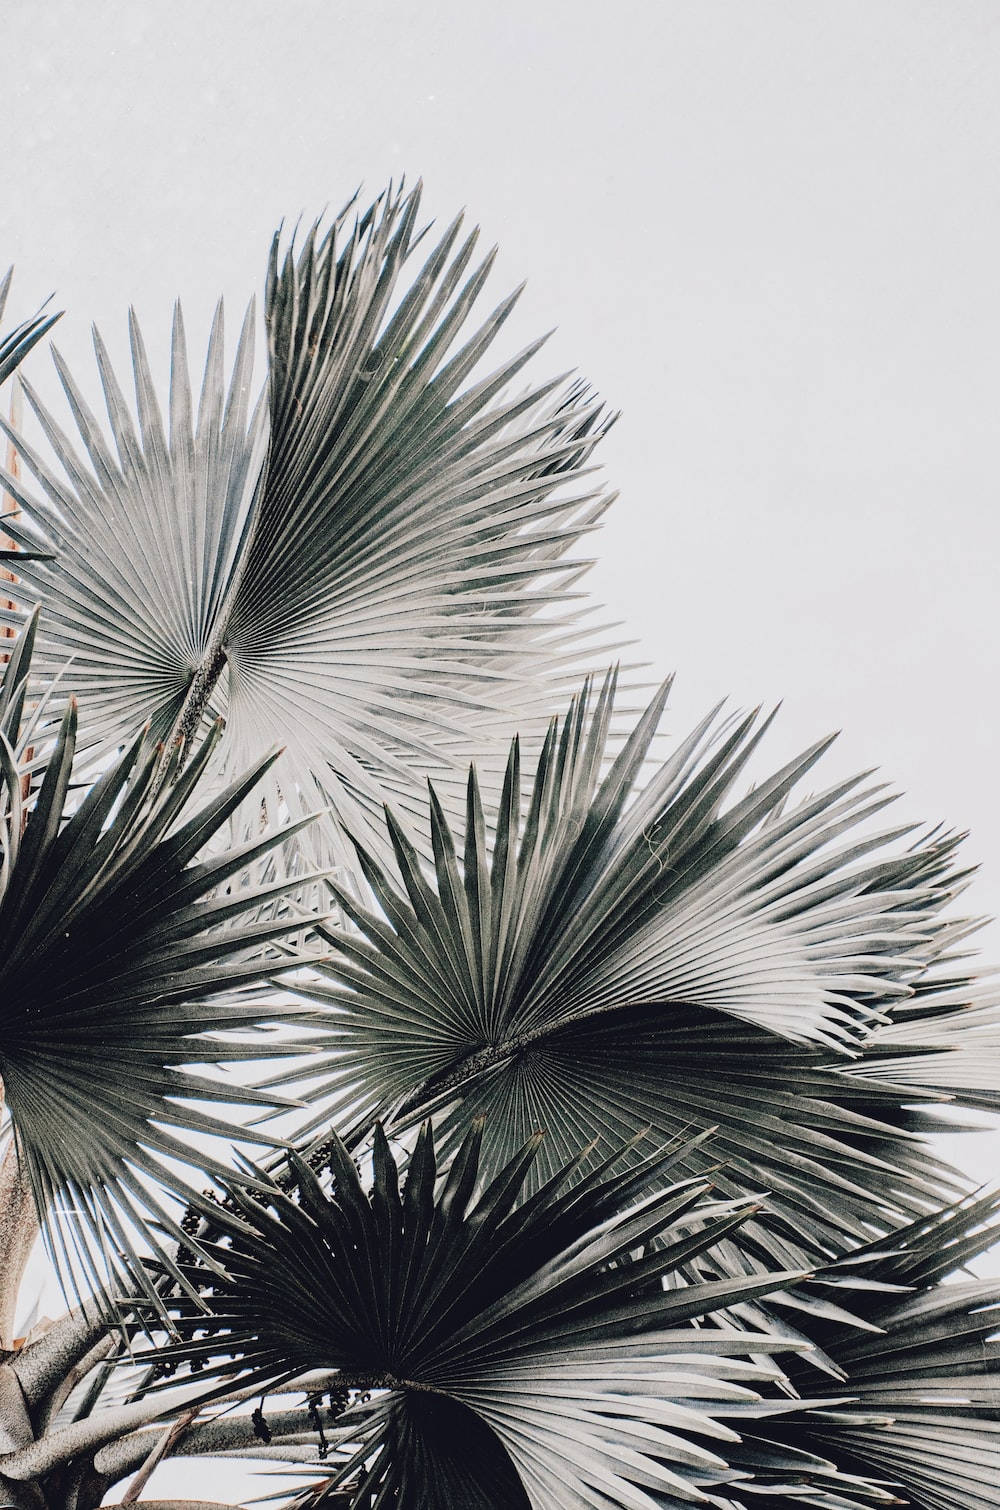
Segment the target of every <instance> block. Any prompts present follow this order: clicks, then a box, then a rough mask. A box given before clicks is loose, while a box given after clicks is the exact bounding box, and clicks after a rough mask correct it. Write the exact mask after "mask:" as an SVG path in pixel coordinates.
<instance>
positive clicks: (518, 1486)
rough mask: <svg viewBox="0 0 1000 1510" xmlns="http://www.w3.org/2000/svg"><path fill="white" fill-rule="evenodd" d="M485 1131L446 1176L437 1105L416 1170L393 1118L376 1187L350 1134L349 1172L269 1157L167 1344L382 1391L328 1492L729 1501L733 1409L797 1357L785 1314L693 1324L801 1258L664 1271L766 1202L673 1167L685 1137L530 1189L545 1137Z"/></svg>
mask: <svg viewBox="0 0 1000 1510" xmlns="http://www.w3.org/2000/svg"><path fill="white" fill-rule="evenodd" d="M481 1137H482V1129H481V1127H480V1126H479V1125H477V1126H475V1127H474V1128H473V1129H472V1130H471V1131H470V1132H469V1133H468V1134H467V1136H466V1138H465V1139H464V1140H463V1142H462V1144H461V1146H460V1147H459V1149H458V1151H457V1153H456V1156H455V1158H454V1160H453V1161H452V1163H451V1166H450V1168H449V1169H448V1170H447V1173H446V1176H445V1177H444V1178H443V1180H442V1181H440V1182H438V1180H437V1162H436V1156H435V1149H434V1143H433V1136H432V1133H431V1130H430V1127H429V1125H426V1124H425V1126H424V1127H423V1128H422V1129H421V1131H420V1133H419V1136H418V1138H417V1141H416V1145H415V1147H414V1149H413V1152H412V1156H411V1157H410V1158H409V1159H408V1164H407V1171H406V1178H405V1183H404V1184H403V1185H402V1187H401V1183H400V1172H399V1166H398V1164H397V1162H396V1160H395V1159H394V1158H393V1156H392V1153H391V1151H390V1149H389V1146H388V1144H387V1142H386V1140H385V1138H384V1136H383V1135H382V1132H381V1129H380V1128H377V1129H376V1131H375V1135H374V1154H373V1174H372V1181H371V1189H370V1193H366V1191H365V1189H364V1185H363V1183H362V1180H361V1177H360V1175H359V1173H358V1171H357V1168H356V1167H355V1164H354V1163H353V1161H352V1159H351V1158H350V1156H349V1154H348V1152H347V1150H346V1149H345V1147H344V1146H343V1144H342V1143H341V1142H340V1140H339V1139H337V1138H336V1137H334V1138H332V1139H331V1141H330V1143H329V1147H328V1158H329V1168H328V1171H327V1173H326V1174H325V1175H321V1174H318V1173H317V1172H315V1171H314V1170H313V1169H312V1168H310V1166H309V1165H308V1164H307V1163H305V1162H304V1161H303V1159H301V1158H300V1157H298V1156H297V1155H293V1156H292V1158H291V1166H290V1174H291V1181H292V1184H291V1187H290V1185H289V1182H288V1180H285V1181H283V1182H281V1183H279V1182H278V1181H275V1180H273V1179H270V1177H269V1176H267V1175H266V1174H265V1173H264V1172H263V1171H260V1170H256V1171H254V1175H255V1178H256V1182H257V1183H256V1184H255V1185H254V1186H252V1187H247V1186H243V1185H241V1184H240V1183H239V1181H233V1180H230V1181H229V1182H228V1192H229V1196H228V1209H227V1207H225V1206H224V1207H222V1208H219V1209H218V1210H217V1215H216V1229H217V1231H218V1232H219V1233H220V1234H221V1235H220V1237H219V1239H218V1241H217V1242H216V1244H215V1245H214V1246H209V1247H208V1251H209V1253H210V1254H211V1256H212V1257H213V1258H214V1259H215V1260H216V1262H217V1264H218V1265H219V1267H221V1268H224V1269H225V1271H226V1275H225V1278H224V1279H219V1278H218V1277H217V1276H216V1275H215V1274H212V1275H211V1276H210V1290H209V1293H208V1294H207V1295H206V1297H205V1301H204V1304H205V1305H207V1307H208V1310H209V1315H208V1317H207V1318H206V1315H205V1313H204V1311H203V1310H201V1309H200V1308H199V1307H198V1306H196V1305H194V1304H193V1303H191V1304H189V1305H187V1306H185V1305H183V1304H182V1305H181V1306H180V1307H179V1314H178V1316H177V1318H176V1325H177V1326H178V1328H179V1329H180V1330H181V1332H182V1333H184V1332H187V1333H188V1334H189V1336H188V1339H187V1340H185V1341H182V1342H180V1343H178V1344H175V1345H174V1346H172V1347H169V1348H166V1349H165V1350H164V1351H163V1352H162V1354H161V1355H160V1356H161V1358H162V1359H164V1360H167V1361H173V1362H176V1361H177V1360H187V1359H190V1360H193V1361H194V1362H195V1363H197V1364H199V1365H204V1366H205V1367H204V1375H205V1377H210V1376H211V1373H212V1371H213V1370H214V1371H215V1372H220V1371H221V1372H225V1373H227V1374H229V1373H230V1372H231V1370H232V1368H233V1365H234V1364H235V1365H236V1366H238V1367H239V1368H240V1369H241V1370H243V1371H244V1375H243V1378H244V1382H245V1384H246V1387H247V1388H249V1387H251V1386H254V1387H256V1388H259V1389H260V1390H261V1391H262V1392H266V1390H267V1389H268V1387H269V1386H272V1385H274V1384H276V1383H278V1382H280V1381H284V1380H287V1379H289V1378H291V1377H297V1376H301V1375H303V1374H308V1373H309V1371H311V1370H322V1371H323V1377H324V1378H325V1379H326V1380H327V1382H328V1384H331V1385H334V1386H336V1385H341V1386H346V1387H348V1388H350V1389H351V1390H353V1391H363V1392H365V1393H366V1394H368V1395H371V1396H372V1398H370V1399H363V1398H361V1399H357V1400H356V1401H355V1403H354V1404H353V1405H352V1406H351V1408H350V1409H349V1410H348V1412H347V1414H346V1415H345V1416H344V1417H343V1418H342V1421H341V1423H340V1425H339V1427H338V1430H337V1432H336V1435H335V1438H334V1444H333V1445H334V1447H335V1449H336V1457H335V1459H334V1460H333V1461H334V1466H333V1468H332V1471H330V1472H329V1474H328V1477H327V1479H326V1481H325V1483H324V1484H323V1486H322V1487H321V1489H319V1490H317V1491H315V1493H314V1494H313V1495H312V1496H311V1498H313V1499H316V1500H317V1501H318V1502H320V1503H341V1502H342V1500H341V1499H340V1497H339V1496H340V1495H341V1494H343V1495H344V1496H345V1500H344V1501H343V1502H346V1503H348V1504H350V1505H351V1506H353V1507H358V1510H361V1507H374V1506H376V1505H377V1506H388V1505H398V1506H404V1505H405V1506H406V1507H407V1510H425V1507H426V1510H431V1507H438V1506H442V1505H448V1506H455V1507H458V1506H462V1507H468V1510H473V1507H480V1510H487V1507H488V1510H500V1507H507V1510H515V1507H517V1510H521V1507H528V1506H532V1507H537V1510H543V1507H544V1510H570V1507H577V1506H582V1505H586V1506H588V1507H590V1510H612V1507H619V1506H628V1507H629V1510H676V1507H679V1506H682V1505H689V1504H690V1503H692V1502H695V1503H712V1504H717V1503H718V1501H717V1500H715V1499H714V1498H713V1496H712V1493H711V1490H712V1486H714V1485H717V1484H720V1483H725V1482H727V1481H728V1479H729V1478H730V1477H731V1474H730V1471H729V1469H728V1467H727V1464H726V1460H725V1457H724V1453H725V1451H726V1444H727V1443H731V1442H734V1441H736V1435H735V1433H734V1432H733V1431H732V1430H731V1428H729V1427H728V1426H727V1425H725V1424H724V1420H723V1419H721V1418H724V1417H725V1416H726V1414H727V1412H728V1411H730V1410H735V1411H737V1412H743V1411H749V1412H750V1413H751V1414H753V1412H754V1410H755V1408H756V1406H757V1402H758V1391H759V1390H760V1389H761V1388H765V1387H767V1388H770V1387H771V1386H772V1385H773V1383H774V1381H775V1380H776V1379H779V1378H780V1377H782V1376H781V1371H780V1369H779V1368H777V1367H776V1366H773V1365H772V1364H770V1363H768V1362H767V1360H766V1359H762V1358H758V1359H757V1360H756V1361H751V1360H750V1358H749V1357H748V1356H747V1355H748V1353H750V1352H753V1353H754V1354H763V1353H767V1352H768V1351H769V1349H770V1348H771V1346H772V1342H773V1339H770V1338H769V1337H768V1336H767V1334H766V1333H756V1334H754V1336H753V1337H752V1338H750V1337H749V1336H747V1335H746V1334H731V1333H728V1332H726V1331H723V1330H721V1329H717V1328H714V1327H711V1326H702V1327H698V1328H696V1327H693V1326H692V1325H691V1320H692V1318H695V1317H704V1316H706V1315H709V1314H710V1313H712V1312H714V1311H715V1310H716V1309H717V1308H718V1307H720V1306H725V1305H726V1304H727V1303H732V1302H736V1301H739V1300H741V1299H743V1298H745V1297H747V1296H753V1295H758V1294H762V1293H766V1292H767V1291H768V1290H772V1289H774V1288H776V1287H778V1286H780V1285H781V1284H782V1283H784V1282H786V1281H787V1280H788V1279H789V1278H790V1277H791V1276H789V1275H787V1274H772V1275H768V1276H759V1275H758V1276H754V1277H753V1278H752V1279H746V1278H741V1279H739V1280H736V1281H729V1280H725V1281H722V1282H719V1283H716V1284H708V1285H683V1286H680V1287H674V1288H665V1287H664V1278H665V1276H669V1275H671V1274H673V1273H675V1271H676V1270H677V1268H678V1266H679V1265H680V1264H682V1263H684V1262H685V1261H686V1260H688V1259H689V1258H690V1257H691V1256H692V1255H695V1254H698V1253H700V1252H702V1251H705V1250H708V1249H711V1247H712V1245H713V1243H715V1242H717V1241H718V1240H719V1239H720V1238H721V1237H722V1236H723V1235H724V1234H726V1233H727V1232H729V1231H731V1230H732V1229H733V1228H734V1227H736V1226H738V1225H739V1224H740V1222H742V1221H743V1220H745V1218H746V1216H747V1214H748V1211H749V1210H750V1209H751V1208H750V1203H748V1202H742V1203H741V1202H735V1203H734V1202H721V1203H720V1202H705V1199H704V1198H705V1196H706V1193H707V1191H708V1188H709V1187H708V1184H707V1182H704V1181H690V1180H689V1181H685V1182H682V1183H680V1184H670V1183H669V1182H667V1180H666V1178H665V1176H666V1175H667V1172H668V1171H669V1169H670V1168H671V1167H672V1165H673V1164H674V1163H675V1162H676V1160H677V1157H678V1152H679V1150H677V1149H674V1150H672V1151H668V1152H667V1153H663V1152H659V1153H656V1154H653V1155H652V1156H646V1157H641V1158H639V1162H638V1164H637V1165H636V1166H635V1167H633V1168H632V1169H631V1170H628V1169H626V1170H625V1171H623V1172H620V1173H617V1174H616V1173H614V1172H613V1170H614V1166H615V1165H616V1164H617V1163H618V1162H619V1161H618V1159H617V1158H614V1157H612V1158H611V1159H609V1160H603V1161H601V1162H600V1163H599V1164H598V1165H597V1166H596V1168H593V1169H591V1171H590V1173H589V1174H583V1169H582V1162H581V1161H580V1160H577V1161H576V1162H575V1163H574V1164H571V1165H570V1166H568V1167H567V1168H565V1169H561V1170H559V1171H558V1173H557V1174H556V1175H555V1176H554V1177H553V1178H552V1179H551V1180H549V1181H546V1182H545V1183H543V1184H542V1185H541V1187H540V1188H539V1189H538V1190H537V1191H536V1193H535V1194H534V1196H532V1197H531V1198H530V1199H528V1200H527V1201H526V1202H524V1203H523V1204H521V1205H517V1201H518V1196H519V1194H520V1193H521V1192H522V1191H523V1188H524V1185H525V1181H526V1178H527V1174H528V1171H529V1169H530V1168H531V1166H532V1163H533V1161H534V1160H535V1158H536V1156H537V1151H538V1147H539V1144H540V1142H541V1141H542V1139H541V1137H540V1136H539V1137H535V1138H533V1139H531V1140H530V1141H529V1142H528V1143H527V1144H526V1145H525V1147H524V1148H522V1149H521V1150H519V1151H518V1152H517V1153H516V1155H515V1156H514V1158H513V1159H512V1160H511V1162H510V1163H509V1164H507V1165H506V1166H504V1167H503V1168H500V1169H495V1170H493V1171H492V1175H493V1177H492V1179H489V1178H486V1179H484V1180H483V1181H480V1146H481ZM651 1183H653V1184H654V1185H655V1187H656V1193H655V1194H653V1195H648V1194H645V1195H644V1194H643V1192H644V1191H645V1190H646V1189H647V1187H648V1186H649V1185H650V1184H651ZM654 1237H655V1238H657V1239H658V1240H659V1246H658V1248H657V1250H656V1251H655V1252H649V1251H648V1250H647V1248H646V1245H647V1244H648V1243H649V1242H650V1240H651V1239H652V1238H654ZM190 1277H191V1279H192V1282H195V1281H196V1280H197V1270H196V1269H195V1268H192V1270H191V1273H190ZM776 1345H777V1344H776ZM764 1408H765V1409H768V1410H770V1409H773V1408H777V1407H775V1406H771V1407H764ZM275 1429H276V1430H278V1425H277V1423H276V1426H275ZM706 1438H707V1442H706V1440H705V1439H706ZM273 1447H274V1450H275V1451H276V1452H279V1453H280V1451H281V1442H280V1440H277V1439H276V1440H275V1441H274V1443H273Z"/></svg>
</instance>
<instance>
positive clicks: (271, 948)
mask: <svg viewBox="0 0 1000 1510" xmlns="http://www.w3.org/2000/svg"><path fill="white" fill-rule="evenodd" d="M34 637H35V620H34V619H32V620H31V621H30V622H29V624H28V627H27V628H26V629H25V631H24V633H23V634H22V635H21V636H20V637H19V638H18V640H17V641H16V642H15V648H14V650H13V653H12V656H11V659H10V662H9V664H8V665H7V667H6V668H5V671H4V676H3V682H2V688H0V845H2V852H0V1077H2V1084H3V1090H4V1092H5V1096H6V1101H7V1105H8V1108H9V1111H10V1114H11V1119H12V1122H13V1128H14V1134H15V1137H16V1140H17V1148H18V1152H19V1156H20V1157H21V1159H22V1160H23V1161H24V1163H25V1165H26V1167H27V1171H28V1174H29V1176H30V1179H31V1185H32V1189H33V1193H34V1196H35V1201H36V1204H37V1207H38V1210H39V1213H40V1214H41V1215H42V1216H43V1218H44V1217H47V1219H48V1222H49V1227H50V1236H51V1238H52V1242H53V1245H54V1250H55V1257H56V1258H57V1261H59V1262H60V1263H61V1264H62V1265H63V1267H64V1273H65V1274H66V1276H67V1277H72V1276H73V1275H77V1276H79V1278H80V1280H81V1281H82V1282H83V1283H98V1282H99V1281H100V1278H101V1273H102V1272H103V1270H104V1268H105V1266H106V1265H107V1264H109V1263H110V1265H111V1268H112V1271H115V1272H118V1273H119V1276H120V1275H121V1269H122V1267H123V1266H124V1267H125V1268H128V1269H130V1270H132V1271H133V1272H134V1270H135V1264H134V1261H133V1260H134V1251H135V1250H134V1235H135V1232H136V1231H137V1230H140V1231H141V1229H142V1225H143V1221H144V1218H150V1217H151V1218H153V1219H154V1220H155V1221H158V1222H160V1223H161V1224H166V1225H167V1226H170V1225H171V1221H170V1217H169V1215H168V1212H167V1210H166V1209H165V1208H164V1205H163V1203H162V1201H161V1200H160V1198H159V1197H158V1196H157V1194H156V1189H155V1185H156V1183H159V1184H162V1185H165V1186H167V1187H168V1188H172V1189H174V1190H179V1191H181V1192H183V1191H184V1190H186V1184H185V1179H184V1176H183V1174H179V1173H178V1172H177V1169H178V1165H177V1163H176V1161H178V1160H179V1161H182V1162H186V1163H188V1164H191V1163H194V1164H195V1165H196V1166H197V1167H198V1168H209V1169H214V1168H217V1167H219V1166H218V1165H217V1164H216V1162H215V1161H214V1160H213V1158H212V1157H211V1154H210V1153H209V1152H206V1151H205V1150H204V1149H195V1148H193V1147H192V1144H191V1142H190V1139H187V1140H185V1137H184V1136H183V1135H184V1134H197V1135H200V1134H208V1135H219V1136H222V1137H225V1138H226V1139H227V1140H231V1138H232V1136H233V1132H234V1127H233V1123H232V1120H231V1116H230V1118H229V1119H228V1120H224V1119H223V1118H216V1117H215V1116H214V1115H212V1114H211V1112H210V1110H209V1109H208V1108H209V1107H210V1106H211V1104H212V1103H219V1102H222V1103H227V1104H233V1103H235V1104H244V1105H247V1106H260V1105H270V1106H273V1105H274V1104H275V1098H274V1097H273V1096H271V1095H269V1094H267V1093H265V1092H264V1091H262V1090H254V1089H252V1088H248V1087H247V1086H246V1085H244V1084H242V1083H240V1082H237V1081H234V1080H231V1079H227V1078H225V1077H224V1076H222V1075H221V1074H220V1073H218V1072H217V1071H216V1072H215V1073H213V1074H212V1075H211V1076H209V1075H206V1074H195V1073H192V1072H191V1071H190V1070H188V1069H186V1068H184V1066H186V1065H191V1064H194V1063H200V1064H203V1065H205V1066H221V1065H224V1064H225V1063H227V1062H235V1061H238V1060H242V1059H247V1058H255V1059H260V1058H264V1059H267V1058H273V1057H274V1056H276V1055H279V1054H283V1053H286V1052H290V1051H291V1050H292V1048H293V1047H294V1045H293V1043H291V1042H287V1043H275V1042H273V1041H272V1035H271V1033H270V1032H267V1033H260V1032H258V1033H255V1034H249V1035H248V1033H247V1031H246V1030H249V1029H254V1028H256V1027H257V1025H258V1024H261V1023H262V1022H264V1021H265V1020H273V1021H274V1022H275V1023H277V1022H278V1021H280V1020H282V1018H283V1016H292V1015H294V1014H292V1013H290V1012H289V1009H288V1008H282V1007H280V1006H279V1005H277V1004H276V1003H275V1002H274V1001H273V996H274V993H273V991H272V990H271V989H270V988H268V987H267V986H266V982H267V981H268V979H269V977H270V976H272V975H273V974H274V972H275V971H276V970H280V969H282V968H283V967H285V968H287V967H288V966H289V965H291V964H294V963H295V961H296V958H297V956H296V954H295V952H294V949H291V948H287V947H280V946H281V945H282V943H283V941H284V940H286V939H288V937H289V935H291V934H293V933H295V932H296V931H298V930H300V929H301V927H302V918H301V914H300V912H299V910H297V908H296V906H295V903H294V897H292V896H291V895H289V892H290V888H289V886H288V885H275V884H250V882H249V880H248V878H247V877H248V871H249V867H251V866H252V865H254V864H255V862H256V861H258V860H259V859H261V858H262V857H263V856H265V855H266V854H267V853H268V852H269V851H270V850H271V849H272V848H273V846H274V845H275V844H276V843H277V842H278V840H280V839H281V838H283V837H284V833H285V832H286V831H279V832H278V833H276V834H268V835H266V836H265V837H264V838H263V839H260V840H259V841H258V842H257V843H256V844H254V845H248V846H245V847H244V848H243V849H241V850H238V851H232V852H226V853H223V854H221V855H216V856H215V857H214V858H213V859H212V860H211V861H210V862H202V863H198V862H197V860H196V856H197V855H198V852H199V851H200V850H202V849H203V848H204V846H205V844H206V842H208V841H209V840H210V839H211V838H212V836H213V835H214V834H215V833H216V832H217V830H218V829H219V828H220V827H221V826H222V825H224V824H225V822H226V820H227V818H228V816H229V814H230V813H231V812H232V811H233V809H234V808H235V807H236V806H237V805H238V804H239V803H240V802H241V801H242V800H243V799H244V797H245V796H246V794H247V792H248V791H249V790H250V789H251V788H252V786H253V784H254V782H255V781H256V780H257V778H258V776H259V775H260V773H261V770H262V769H263V768H264V767H266V765H267V764H268V761H267V760H265V761H264V762H261V763H260V764H259V765H258V767H256V768H255V769H253V770H251V771H250V772H249V773H248V774H247V775H246V776H245V777H244V778H243V779H242V780H240V781H239V782H237V783H235V784H234V785H233V786H231V787H229V788H228V789H227V790H226V791H224V792H223V793H222V794H221V795H219V796H218V797H217V798H216V799H215V800H214V801H213V802H212V803H210V804H209V805H208V806H205V807H202V808H201V809H199V810H196V811H194V812H191V811H190V809H188V803H189V799H190V797H191V795H192V793H193V791H194V788H195V786H196V783H197V781H198V779H199V777H200V775H201V773H202V771H203V770H204V768H205V764H206V762H207V760H208V758H209V755H210V752H211V749H212V745H213V744H214V742H215V736H213V737H211V738H210V739H209V740H208V741H206V742H205V744H203V746H202V747H201V749H200V750H199V751H198V752H197V753H196V755H195V756H194V758H193V759H192V760H191V762H190V763H189V765H188V766H187V768H186V769H185V770H184V772H183V774H178V773H177V770H176V759H175V762H174V766H173V768H172V769H171V768H169V767H168V769H167V770H166V772H165V773H164V774H163V776H162V778H161V776H160V773H159V763H160V756H159V752H158V750H157V749H156V748H155V747H150V745H149V743H148V741H144V740H142V739H137V740H135V741H134V742H133V743H132V744H131V745H130V746H129V747H128V749H127V750H126V751H125V752H124V754H123V755H122V756H121V757H119V758H118V759H117V760H116V761H115V762H114V763H113V764H111V765H110V767H109V768H108V769H106V771H105V774H104V775H103V776H102V777H101V778H100V779H99V780H98V781H97V782H96V783H95V784H94V785H93V786H92V787H91V789H90V790H89V791H88V792H87V794H86V796H84V797H83V799H82V800H81V801H80V802H79V804H78V805H76V806H75V808H73V809H72V810H70V808H69V806H68V802H67V798H68V793H69V790H70V775H71V768H72V763H73V755H74V747H75V741H76V707H75V704H74V703H73V702H72V701H71V702H70V705H69V707H68V708H67V710H66V713H65V716H64V717H63V718H62V720H61V723H60V724H59V726H58V732H57V733H56V735H55V738H54V739H53V740H52V741H51V742H50V748H49V754H48V758H47V760H44V761H41V764H42V765H43V766H44V774H43V775H42V776H41V779H40V780H39V769H38V767H39V764H40V761H39V758H38V757H36V758H35V759H34V760H33V761H32V762H30V763H27V762H26V760H25V758H24V757H25V754H26V747H27V746H29V745H33V746H35V747H36V748H38V747H40V746H42V745H44V743H45V724H46V719H47V715H46V714H45V711H44V705H42V706H38V705H36V706H35V707H34V710H33V711H31V712H30V713H28V714H26V707H27V706H28V705H27V696H26V694H27V671H28V663H29V660H30V656H31V651H32V646H33V641H34ZM271 758H273V757H271ZM29 777H30V778H31V780H32V781H33V782H34V783H35V784H34V787H33V788H31V787H30V784H29V781H28V778H29ZM172 777H173V779H171V778H172ZM26 790H28V796H27V798H26V797H25V791H26ZM185 809H188V810H187V812H185ZM232 1030H240V1031H239V1033H238V1035H237V1036H236V1037H235V1038H234V1037H230V1036H228V1035H229V1034H230V1033H231V1031H232ZM297 1052H299V1053H301V1052H302V1050H301V1046H300V1047H299V1048H298V1050H297ZM280 1100H281V1098H280V1097H279V1098H278V1101H279V1102H280ZM194 1103H200V1104H201V1105H200V1107H199V1105H197V1104H194ZM150 1182H153V1183H150ZM77 1239H78V1241H77ZM118 1250H120V1255H121V1256H120V1257H119V1256H118ZM71 1260H72V1262H71ZM74 1263H75V1264H76V1267H75V1268H74ZM81 1263H82V1264H83V1266H84V1268H83V1270H82V1271H81V1270H80V1268H79V1264H81ZM67 1266H68V1267H67Z"/></svg>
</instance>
